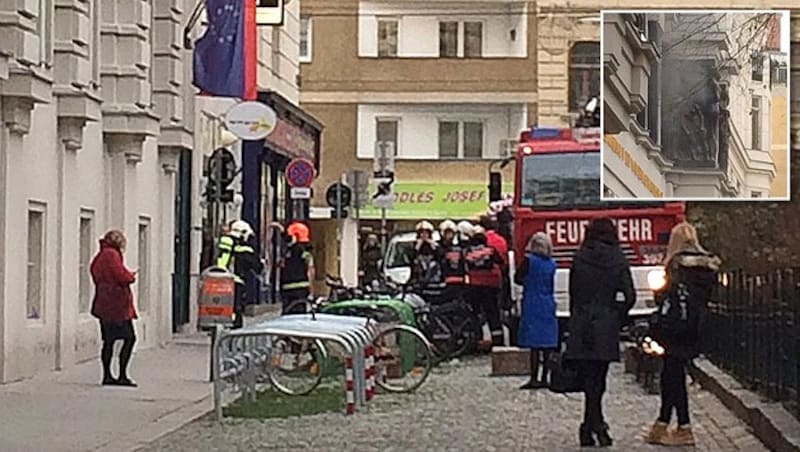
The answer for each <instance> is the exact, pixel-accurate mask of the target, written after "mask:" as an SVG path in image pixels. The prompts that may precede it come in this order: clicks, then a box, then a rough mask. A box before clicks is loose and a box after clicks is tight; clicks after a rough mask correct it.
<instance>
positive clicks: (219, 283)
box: [197, 267, 236, 329]
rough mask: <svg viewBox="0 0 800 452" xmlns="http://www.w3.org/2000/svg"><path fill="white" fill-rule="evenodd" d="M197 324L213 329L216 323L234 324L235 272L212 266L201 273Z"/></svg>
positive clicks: (226, 325) (199, 326) (200, 326)
mask: <svg viewBox="0 0 800 452" xmlns="http://www.w3.org/2000/svg"><path fill="white" fill-rule="evenodd" d="M199 284H200V290H199V291H198V293H199V296H198V309H197V326H198V328H200V329H213V328H214V327H215V326H216V325H222V326H224V327H228V328H229V327H231V326H233V321H234V301H235V297H236V296H235V293H236V282H235V280H234V277H233V273H231V272H229V271H228V270H226V269H224V268H219V267H210V268H207V269H206V270H205V271H203V272H202V273H201V274H200V282H199Z"/></svg>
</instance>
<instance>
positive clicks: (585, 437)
mask: <svg viewBox="0 0 800 452" xmlns="http://www.w3.org/2000/svg"><path fill="white" fill-rule="evenodd" d="M578 437H579V438H580V442H581V447H592V446H595V445H596V443H595V441H594V436H592V429H591V428H590V427H589V426H588V425H586V424H581V428H580V430H579V431H578Z"/></svg>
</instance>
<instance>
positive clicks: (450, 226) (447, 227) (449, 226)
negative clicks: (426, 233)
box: [439, 220, 458, 233]
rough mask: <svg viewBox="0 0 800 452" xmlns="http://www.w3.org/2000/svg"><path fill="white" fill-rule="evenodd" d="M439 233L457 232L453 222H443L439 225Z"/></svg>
mask: <svg viewBox="0 0 800 452" xmlns="http://www.w3.org/2000/svg"><path fill="white" fill-rule="evenodd" d="M439 231H440V232H442V233H444V232H445V231H452V232H456V231H458V228H457V227H456V224H455V223H454V222H453V221H451V220H444V221H442V222H441V223H439Z"/></svg>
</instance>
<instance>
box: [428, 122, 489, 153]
mask: <svg viewBox="0 0 800 452" xmlns="http://www.w3.org/2000/svg"><path fill="white" fill-rule="evenodd" d="M483 142H484V131H483V122H480V121H451V120H442V121H439V158H441V159H459V158H461V159H480V158H483Z"/></svg>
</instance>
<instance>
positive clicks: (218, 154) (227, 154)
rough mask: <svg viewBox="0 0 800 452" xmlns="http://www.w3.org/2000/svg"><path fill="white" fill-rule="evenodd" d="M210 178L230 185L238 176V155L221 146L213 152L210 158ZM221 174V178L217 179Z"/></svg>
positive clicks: (208, 169) (215, 181) (224, 184)
mask: <svg viewBox="0 0 800 452" xmlns="http://www.w3.org/2000/svg"><path fill="white" fill-rule="evenodd" d="M207 171H208V179H209V180H210V181H212V182H214V183H217V182H219V183H220V184H222V185H223V186H228V184H230V183H231V182H233V179H234V178H235V177H236V157H234V156H233V152H231V151H229V150H228V149H226V148H219V149H217V150H215V151H214V152H212V153H211V157H210V158H209V159H208V168H207ZM217 176H219V179H220V180H217Z"/></svg>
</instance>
